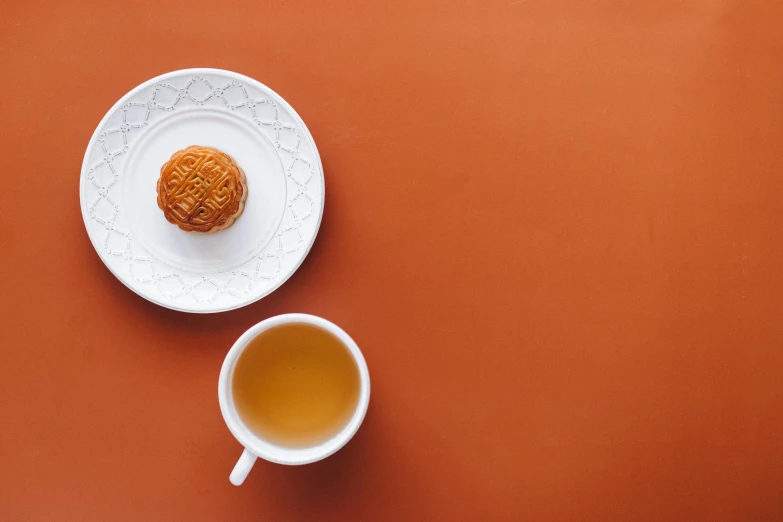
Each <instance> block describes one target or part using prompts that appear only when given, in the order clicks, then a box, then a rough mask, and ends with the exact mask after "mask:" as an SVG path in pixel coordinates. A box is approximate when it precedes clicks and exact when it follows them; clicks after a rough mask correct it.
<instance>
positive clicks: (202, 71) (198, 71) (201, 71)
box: [79, 67, 326, 314]
mask: <svg viewBox="0 0 783 522" xmlns="http://www.w3.org/2000/svg"><path fill="white" fill-rule="evenodd" d="M188 74H192V75H206V74H218V75H225V76H229V77H231V78H232V79H235V80H240V81H244V82H247V83H249V84H252V85H253V86H255V87H256V88H258V89H259V90H261V91H262V92H266V93H267V94H269V95H270V96H272V97H274V98H275V101H276V102H277V103H279V104H280V105H281V106H283V107H284V108H285V109H286V110H287V111H288V112H289V113H290V115H291V117H292V118H294V119H295V120H296V122H297V123H298V124H299V125H301V126H302V129H303V130H304V131H305V134H306V138H307V140H308V142H309V144H310V145H311V146H312V148H313V153H314V159H315V161H316V162H317V165H318V175H319V176H320V180H321V197H320V201H319V202H318V209H317V213H318V217H317V220H316V222H315V229H314V230H313V234H312V237H311V238H310V241H309V242H308V243H307V245H306V246H305V247H304V250H303V251H302V253H301V256H300V257H299V259H298V260H297V261H296V263H295V265H294V266H293V267H292V268H291V269H290V270H288V271H287V273H285V274H284V275H283V276H282V277H281V278H280V279H279V280H278V281H276V282H275V283H273V284H272V285H271V286H270V287H269V288H267V289H266V290H265V291H262V292H261V293H260V294H259V295H257V296H252V297H251V298H250V299H245V300H244V301H238V302H236V303H231V304H228V305H222V306H216V307H214V308H212V309H194V308H188V307H185V306H179V305H177V304H175V303H167V302H165V301H163V300H161V299H158V298H156V297H154V296H152V295H144V294H143V293H141V291H139V290H137V289H136V288H134V287H133V286H131V285H130V284H129V283H128V282H127V281H125V278H124V277H122V276H121V275H120V274H118V273H117V271H116V270H115V269H114V267H112V266H111V264H110V263H109V262H108V259H107V258H106V256H107V255H108V254H106V253H105V252H103V250H102V249H101V245H99V244H98V243H97V242H96V241H97V239H96V238H94V237H93V234H92V233H91V232H90V222H89V221H88V218H89V211H88V210H87V207H88V205H87V202H86V200H85V198H84V197H83V189H84V184H85V183H86V179H87V176H86V173H87V171H88V170H89V166H88V163H89V158H90V154H91V152H92V150H93V147H95V144H96V143H97V142H98V137H99V135H100V132H99V131H100V130H101V129H102V128H103V126H104V124H105V123H106V122H107V120H108V119H109V118H110V117H111V116H112V115H113V114H114V113H115V111H117V110H118V109H120V108H121V107H122V106H123V105H124V104H125V103H126V102H127V100H128V99H130V98H132V97H133V96H135V95H136V94H138V93H139V92H140V91H142V90H144V89H146V88H148V87H150V86H152V85H154V84H157V83H159V82H161V81H163V80H166V79H169V78H172V77H178V76H182V75H188ZM79 202H80V205H79V206H80V207H81V211H82V221H83V222H84V227H85V232H86V233H87V237H88V238H89V239H90V243H91V244H92V246H93V248H94V249H95V251H96V253H97V254H98V257H99V258H100V259H101V261H102V262H103V264H104V265H105V266H106V268H108V269H109V271H110V272H111V273H112V274H113V275H114V277H116V278H117V279H118V280H119V281H120V282H121V283H122V284H123V285H125V286H126V287H127V288H128V289H130V290H131V291H133V293H135V294H136V295H138V296H140V297H142V298H143V299H146V300H147V301H150V302H152V303H155V304H157V305H159V306H162V307H164V308H168V309H170V310H176V311H178V312H186V313H197V314H211V313H220V312H228V311H231V310H236V309H238V308H242V307H244V306H247V305H250V304H253V303H255V302H257V301H260V300H261V299H263V298H264V297H266V296H268V295H269V294H271V293H272V292H274V291H275V290H277V289H278V288H280V287H281V286H282V285H283V284H284V283H285V282H286V281H288V279H289V278H290V277H291V276H292V275H294V273H295V272H296V271H297V270H299V267H300V266H301V265H302V263H303V262H304V260H305V259H306V258H307V256H308V254H309V253H310V250H311V248H312V247H313V244H314V243H315V238H316V237H317V236H318V232H319V231H320V228H321V221H322V220H323V214H324V207H325V203H326V183H325V179H324V170H323V164H322V163H321V155H320V153H319V152H318V147H317V146H316V144H315V140H314V139H313V136H312V133H311V132H310V129H308V128H307V125H306V124H305V122H304V120H303V119H302V117H301V116H299V113H297V112H296V110H294V108H293V107H291V105H290V104H289V103H288V102H287V101H286V100H285V99H284V98H283V97H282V96H280V95H279V94H278V93H277V92H276V91H274V90H273V89H271V88H269V87H268V86H266V85H265V84H263V83H261V82H259V81H258V80H255V79H253V78H251V77H249V76H245V75H244V74H241V73H237V72H234V71H229V70H226V69H217V68H210V67H198V68H188V69H178V70H175V71H169V72H167V73H164V74H161V75H158V76H155V77H154V78H150V79H149V80H147V81H145V82H143V83H141V84H139V85H137V86H136V87H134V88H133V89H131V90H130V91H128V92H127V93H126V94H125V95H123V96H122V97H121V98H120V99H119V100H118V101H117V102H116V103H115V104H114V105H112V106H111V108H110V109H109V110H108V111H106V114H104V116H103V118H101V120H100V122H98V124H97V125H96V127H95V131H93V133H92V135H91V136H90V140H89V142H88V144H87V149H86V150H85V153H84V159H83V160H82V168H81V172H80V176H79Z"/></svg>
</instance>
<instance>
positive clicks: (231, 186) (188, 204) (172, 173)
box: [157, 145, 247, 234]
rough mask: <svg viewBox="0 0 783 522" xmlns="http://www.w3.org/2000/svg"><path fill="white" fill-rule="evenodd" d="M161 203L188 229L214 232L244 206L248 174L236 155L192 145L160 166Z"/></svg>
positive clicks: (175, 221)
mask: <svg viewBox="0 0 783 522" xmlns="http://www.w3.org/2000/svg"><path fill="white" fill-rule="evenodd" d="M157 190H158V206H159V207H160V209H161V210H162V211H163V214H164V215H165V216H166V219H167V220H168V221H169V222H170V223H173V224H174V225H177V226H178V227H179V228H181V229H182V230H184V231H186V232H202V233H204V234H212V233H214V232H217V231H218V230H223V229H224V228H228V227H230V226H231V225H232V224H233V223H234V221H235V220H236V218H237V217H239V215H240V214H242V211H243V210H244V209H245V200H247V178H246V177H245V173H244V172H243V171H242V169H241V168H239V166H238V165H237V164H236V162H235V161H234V158H232V157H231V156H229V155H228V154H225V153H223V152H220V151H219V150H217V149H213V148H212V147H201V146H198V145H192V146H190V147H188V148H186V149H182V150H179V151H177V152H175V153H174V154H173V155H172V156H171V159H170V160H169V161H168V162H166V163H165V164H164V165H163V166H162V167H161V168H160V178H159V179H158V186H157Z"/></svg>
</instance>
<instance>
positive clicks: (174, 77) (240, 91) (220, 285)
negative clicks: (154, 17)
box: [80, 69, 324, 313]
mask: <svg viewBox="0 0 783 522" xmlns="http://www.w3.org/2000/svg"><path fill="white" fill-rule="evenodd" d="M189 145H203V146H210V147H215V148H217V149H219V150H221V151H223V152H225V153H227V154H229V155H230V156H232V157H233V158H234V159H235V160H236V162H237V164H238V165H239V166H240V167H242V169H243V170H244V171H245V174H246V176H247V184H248V199H247V203H246V206H245V211H244V213H243V214H242V215H241V216H240V217H239V218H238V219H237V221H236V222H235V223H234V224H233V225H232V226H231V227H230V228H228V229H226V230H221V231H219V232H216V233H214V234H209V235H204V234H197V233H188V232H183V231H182V230H180V229H179V228H177V227H176V226H174V225H172V224H170V223H169V222H168V221H166V219H165V218H164V217H163V212H161V210H160V209H159V208H158V205H157V201H156V190H155V185H156V182H157V179H158V176H159V175H160V167H161V166H162V165H163V164H164V163H165V162H166V161H167V160H168V159H169V157H170V156H171V155H172V154H173V153H174V152H176V151H178V150H180V149H183V148H185V147H187V146H189ZM80 183H81V184H80V196H81V207H82V216H83V217H84V224H85V226H86V227H87V233H88V234H89V236H90V240H91V241H92V244H93V246H94V247H95V250H96V251H97V252H98V255H100V257H101V259H102V260H103V262H104V263H105V264H106V266H107V267H108V268H109V270H111V271H112V273H113V274H114V275H115V276H117V278H118V279H119V280H120V281H122V282H123V283H125V285H127V286H128V288H130V289H131V290H133V291H134V292H136V293H137V294H139V295H141V296H142V297H144V298H146V299H149V300H150V301H152V302H154V303H157V304H159V305H161V306H165V307H168V308H173V309H175V310H181V311H184V312H199V313H209V312H220V311H224V310H231V309H234V308H239V307H241V306H244V305H247V304H249V303H252V302H254V301H257V300H259V299H261V298H262V297H264V296H265V295H267V294H269V293H270V292H272V291H273V290H275V289H276V288H277V287H279V286H280V285H281V284H283V283H284V282H285V280H286V279H288V278H289V277H290V276H291V274H293V273H294V272H295V271H296V269H297V268H298V267H299V265H300V264H301V263H302V261H303V260H304V258H305V256H306V255H307V253H308V251H309V250H310V247H311V246H312V244H313V241H314V240H315V236H316V234H317V233H318V227H319V225H320V223H321V216H322V215H323V208H324V177H323V169H322V167H321V159H320V157H319V156H318V150H317V149H316V147H315V142H314V141H313V138H312V136H311V135H310V132H309V131H308V130H307V127H306V126H305V124H304V122H303V121H302V120H301V118H299V116H298V115H297V114H296V112H295V111H294V110H293V109H292V108H291V106H290V105H288V103H286V102H285V100H283V99H282V98H281V97H280V96H278V95H277V94H276V93H275V92H273V91H272V90H271V89H269V88H268V87H266V86H264V85H262V84H261V83H259V82H257V81H256V80H253V79H252V78H248V77H246V76H242V75H240V74H237V73H233V72H229V71H223V70H219V69H185V70H182V71H174V72H171V73H168V74H164V75H162V76H158V77H157V78H153V79H152V80H149V81H147V82H144V83H143V84H141V85H139V86H138V87H136V88H135V89H133V90H132V91H130V92H129V93H128V94H126V95H125V96H123V97H122V99H121V100H120V101H118V102H117V103H116V104H115V105H114V107H112V108H111V110H109V112H108V113H107V114H106V116H105V117H104V118H103V120H102V121H101V122H100V124H99V125H98V128H96V129H95V133H94V134H93V136H92V138H91V139H90V143H89V145H88V146H87V152H86V153H85V156H84V162H83V164H82V172H81V182H80Z"/></svg>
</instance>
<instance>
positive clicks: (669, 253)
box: [0, 0, 783, 522]
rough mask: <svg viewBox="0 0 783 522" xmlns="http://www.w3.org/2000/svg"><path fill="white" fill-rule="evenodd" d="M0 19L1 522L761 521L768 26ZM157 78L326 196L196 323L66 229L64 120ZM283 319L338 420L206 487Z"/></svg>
mask: <svg viewBox="0 0 783 522" xmlns="http://www.w3.org/2000/svg"><path fill="white" fill-rule="evenodd" d="M2 11H3V12H2V16H0V30H1V31H0V42H2V45H1V47H0V71H2V79H1V80H0V111H2V120H1V121H0V138H1V141H0V143H2V167H3V168H2V171H3V176H4V187H5V189H4V195H3V198H2V211H1V212H0V248H1V250H2V255H0V275H2V283H1V287H2V299H0V307H1V308H0V312H2V332H0V347H1V348H0V349H1V350H2V358H1V359H0V519H1V520H3V521H6V520H7V521H21V520H47V521H48V520H112V521H115V520H128V521H140V520H144V521H150V520H162V521H172V520H187V521H200V520H204V521H216V520H291V521H300V520H302V521H304V520H340V521H352V520H356V521H359V520H362V521H366V520H374V521H380V520H390V521H391V520H393V521H408V520H426V521H431V520H445V521H452V520H515V521H516V520H536V521H543V520H554V521H560V520H581V521H593V520H595V521H602V522H606V521H628V520H634V521H636V520H639V521H643V520H649V521H656V522H659V521H669V520H682V521H693V520H705V521H723V520H727V521H728V520H736V521H767V520H770V521H772V520H781V519H783V320H782V319H783V318H782V313H783V214H782V213H781V204H783V67H782V65H783V3H781V2H777V1H773V0H769V1H767V2H762V1H743V0H712V1H708V0H688V1H678V0H659V1H652V0H648V1H643V0H638V1H630V0H626V1H622V0H522V1H519V0H517V1H510V2H509V1H485V0H465V1H454V0H448V1H447V0H427V1H423V2H418V1H411V2H362V1H353V2H315V1H314V2H310V3H307V4H305V3H295V2H277V1H275V2H268V1H264V2H259V1H257V0H248V1H244V2H230V1H226V2H223V1H215V2H203V1H199V0H196V1H191V2H176V3H175V2H152V1H150V2H144V3H141V2H140V3H131V2H97V1H80V2H62V1H54V2H47V3H44V2H41V1H18V0H14V1H12V2H10V3H9V2H6V3H4V4H3V8H2ZM185 67H219V68H225V69H230V70H235V71H237V72H240V73H243V74H246V75H249V76H252V77H254V78H256V79H258V80H260V81H262V82H263V83H265V84H267V85H269V86H270V87H272V88H273V89H275V90H276V91H277V92H279V93H281V94H282V95H283V96H284V97H285V98H286V99H287V100H288V101H289V102H290V103H291V104H292V105H293V106H294V107H295V108H296V110H297V111H298V112H299V114H300V115H301V116H302V117H303V119H304V120H305V121H306V122H307V124H308V126H309V128H310V130H311V131H312V133H313V135H314V137H315V140H316V142H317V144H318V147H319V149H320V152H321V157H322V159H323V164H324V170H325V175H326V180H327V182H326V183H327V203H326V211H325V215H324V219H323V226H322V228H321V232H320V234H319V236H318V239H317V241H316V243H315V246H314V248H313V250H312V252H311V253H310V255H309V257H308V258H307V260H306V261H305V263H304V265H303V266H302V267H301V269H300V270H299V271H298V272H297V273H296V275H295V276H294V277H293V278H292V279H291V280H290V281H289V282H288V283H286V284H285V285H284V286H283V287H282V288H280V289H279V290H278V291H276V292H275V293H274V294H272V295H271V296H269V297H267V298H265V299H263V300H262V301H261V302H258V303H255V304H253V305H251V306H248V307H246V308H244V309H242V310H238V311H233V312H228V313H224V314H219V315H213V316H196V315H188V314H183V313H178V312H173V311H170V310H166V309H163V308H160V307H158V306H155V305H153V304H151V303H148V302H146V301H144V300H143V299H142V298H140V297H138V296H136V295H135V294H133V293H132V292H131V291H129V290H128V289H126V288H125V287H124V286H123V285H122V284H121V283H120V282H119V281H118V280H116V279H115V278H114V277H113V276H112V275H111V274H110V273H109V271H108V270H107V269H106V268H105V267H104V266H103V264H102V263H101V261H100V259H99V258H98V256H97V255H96V253H95V252H94V250H93V248H92V246H91V244H90V242H89V240H88V237H87V234H86V232H85V230H84V226H83V223H82V217H81V214H80V209H79V192H78V184H79V172H80V167H81V161H82V156H83V153H84V149H85V147H86V146H87V142H88V140H89V138H90V136H91V134H92V132H93V130H94V128H95V126H96V125H97V123H98V121H99V120H100V119H101V117H102V116H103V115H104V113H105V112H106V111H107V110H108V109H109V107H111V106H112V104H114V102H116V101H117V100H118V99H119V98H120V97H121V96H122V95H123V94H125V93H126V92H127V91H128V90H130V89H131V88H133V87H134V86H136V85H137V84H139V83H141V82H142V81H145V80H147V79H149V78H151V77H153V76H156V75H158V74H161V73H164V72H167V71H170V70H173V69H180V68H185ZM294 311H299V312H309V313H313V314H318V315H321V316H324V317H326V318H328V319H330V320H332V321H334V322H336V323H337V324H339V325H341V326H342V327H344V328H345V329H346V330H347V331H348V332H349V333H350V334H352V335H353V337H354V338H355V339H356V341H357V342H358V343H359V345H360V346H361V347H362V349H363V351H364V353H365V356H366V358H367V361H368V364H369V366H370V371H371V375H372V379H373V397H372V401H371V404H370V409H369V412H368V416H367V419H366V421H365V424H364V426H363V427H362V429H361V430H360V432H359V433H358V435H357V436H356V438H355V439H354V440H353V441H352V442H351V443H350V444H349V445H348V446H347V447H346V448H345V449H344V450H343V451H341V452H340V453H338V454H337V455H335V456H334V457H332V458H329V459H328V460H326V461H323V462H321V463H318V464H314V465H311V466H307V467H303V468H288V467H282V466H277V465H272V464H268V463H264V462H260V463H258V464H257V465H256V468H255V469H254V470H253V472H252V473H251V474H250V477H249V478H248V481H247V482H246V483H245V485H244V486H242V487H240V488H235V487H232V486H231V485H230V484H229V482H228V473H229V471H230V470H231V468H232V466H233V464H234V461H235V459H236V458H237V457H239V454H240V446H239V444H238V443H237V442H236V441H235V440H234V439H233V438H232V437H231V435H230V433H229V432H228V430H227V428H226V427H225V425H224V423H223V420H222V418H221V416H220V411H219V409H218V403H217V377H218V372H219V369H220V365H221V362H222V360H223V356H224V355H225V353H226V351H227V349H228V348H229V346H230V345H231V344H232V343H233V341H234V340H235V339H236V338H237V337H238V336H239V335H240V334H241V333H242V332H243V331H244V330H245V329H246V328H248V327H249V326H251V325H252V324H254V323H256V322H258V321H260V320H262V319H264V318H266V317H269V316H272V315H275V314H279V313H284V312H294Z"/></svg>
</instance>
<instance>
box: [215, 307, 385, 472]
mask: <svg viewBox="0 0 783 522" xmlns="http://www.w3.org/2000/svg"><path fill="white" fill-rule="evenodd" d="M291 323H305V324H310V325H313V326H317V327H320V328H322V329H324V330H326V331H328V332H329V333H331V334H332V335H334V336H335V337H337V338H338V339H339V340H340V341H341V342H342V343H343V345H344V346H345V348H346V349H347V350H348V352H349V353H350V354H351V356H352V357H353V359H354V361H355V362H356V366H357V368H358V370H359V382H360V391H359V401H358V404H357V405H356V409H355V410H354V413H353V415H352V416H351V420H350V421H348V423H347V424H346V425H345V426H344V427H343V429H342V430H340V432H339V433H337V434H336V435H335V436H334V437H332V438H330V439H328V440H326V441H324V442H322V443H321V444H318V445H316V446H311V447H306V448H287V447H282V446H278V445H275V444H272V443H270V442H268V441H265V440H263V439H261V438H260V437H258V436H257V435H255V434H254V433H253V432H251V431H250V430H249V429H248V428H247V426H245V424H244V423H243V422H242V420H241V418H240V417H239V414H238V413H237V411H236V408H235V406H234V401H233V397H232V392H231V382H232V377H233V373H234V368H235V366H236V362H237V360H238V358H239V356H240V355H241V354H242V352H243V351H244V349H245V348H246V347H247V345H248V343H249V342H250V341H251V340H252V339H254V338H255V337H256V336H258V335H259V334H260V333H261V332H264V331H266V330H268V329H270V328H273V327H275V326H279V325H281V324H291ZM218 400H219V402H220V411H221V413H222V414H223V419H224V420H225V422H226V426H228V429H229V430H230V431H231V434H232V435H234V437H235V438H236V439H237V440H238V441H239V442H240V443H241V444H242V445H243V446H244V447H245V448H246V449H247V450H248V451H250V452H252V453H253V454H255V455H256V456H258V457H260V458H262V459H264V460H268V461H270V462H275V463H277V464H286V465H294V466H295V465H301V464H309V463H311V462H317V461H319V460H322V459H325V458H326V457H328V456H329V455H332V454H333V453H335V452H336V451H337V450H339V449H340V448H342V447H343V446H345V444H346V443H348V441H349V440H351V438H353V436H354V434H356V432H357V431H358V429H359V426H361V424H362V421H363V420H364V416H365V414H366V413H367V407H368V405H369V403H370V373H369V370H368V369H367V363H366V361H365V360H364V356H363V355H362V352H361V350H360V349H359V346H358V345H357V344H356V342H355V341H354V340H353V339H352V338H351V337H350V336H349V335H348V334H347V333H346V332H345V331H344V330H343V329H342V328H340V327H339V326H337V325H336V324H334V323H332V322H331V321H328V320H326V319H324V318H322V317H318V316H315V315H310V314H300V313H294V314H283V315H276V316H274V317H270V318H268V319H265V320H263V321H261V322H260V323H258V324H256V325H254V326H252V327H250V328H249V329H248V330H247V331H245V333H243V334H242V335H241V336H240V337H239V339H237V340H236V342H235V343H234V345H233V346H232V347H231V349H230V350H229V351H228V354H227V355H226V358H225V359H224V361H223V366H222V367H221V369H220V378H219V379H218Z"/></svg>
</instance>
